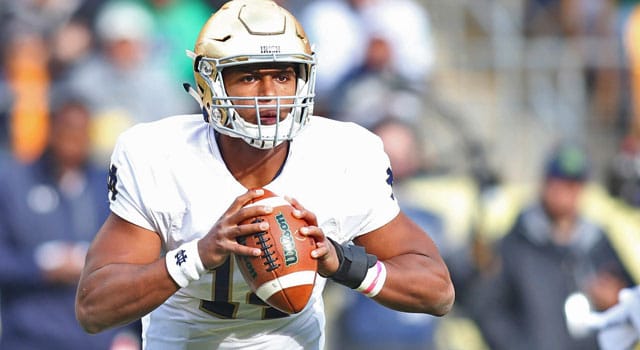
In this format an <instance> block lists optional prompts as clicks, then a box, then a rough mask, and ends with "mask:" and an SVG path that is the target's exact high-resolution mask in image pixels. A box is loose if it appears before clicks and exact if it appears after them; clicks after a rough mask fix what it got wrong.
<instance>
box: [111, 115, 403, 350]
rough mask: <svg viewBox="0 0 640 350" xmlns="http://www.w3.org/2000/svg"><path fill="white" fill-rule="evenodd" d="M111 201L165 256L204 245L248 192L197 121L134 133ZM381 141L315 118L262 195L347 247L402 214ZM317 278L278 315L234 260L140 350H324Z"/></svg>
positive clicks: (148, 327)
mask: <svg viewBox="0 0 640 350" xmlns="http://www.w3.org/2000/svg"><path fill="white" fill-rule="evenodd" d="M110 173H111V175H110V179H109V200H110V201H111V210H112V211H113V213H115V214H116V215H118V216H120V217H121V218H123V219H125V220H127V221H129V222H131V223H134V224H136V225H138V226H141V227H144V228H147V229H149V230H152V231H154V232H156V233H157V234H158V235H159V236H160V238H161V239H162V242H163V244H164V249H165V251H168V250H172V249H175V248H177V247H178V246H180V245H181V244H183V243H185V242H188V241H191V240H194V239H198V238H201V237H203V236H204V235H206V234H207V232H209V229H210V228H211V227H212V226H213V225H214V224H215V222H216V221H217V220H218V218H219V217H220V216H222V214H223V213H224V212H225V211H226V210H227V208H228V207H229V205H230V204H231V202H232V201H233V200H234V199H235V198H236V197H237V196H239V195H240V194H242V193H244V192H246V190H247V189H246V188H245V187H243V186H242V185H241V184H240V183H238V182H237V181H236V179H235V178H234V177H233V176H232V175H231V173H230V172H229V170H228V169H227V168H226V166H225V163H224V161H223V159H222V157H221V155H220V151H219V149H218V146H217V144H216V142H215V138H214V132H213V129H212V128H211V127H210V126H209V125H208V124H206V123H204V122H203V121H202V116H201V115H181V116H174V117H170V118H166V119H163V120H159V121H156V122H152V123H144V124H139V125H136V126H134V127H132V128H131V129H129V130H127V131H126V132H124V133H123V134H122V135H121V136H120V137H119V139H118V142H117V145H116V147H115V150H114V152H113V155H112V157H111V172H110ZM391 183H392V174H391V169H390V165H389V159H388V157H387V155H386V154H385V153H384V151H383V145H382V142H381V140H380V139H379V138H378V137H377V136H375V135H374V134H373V133H371V132H369V131H368V130H366V129H364V128H362V127H360V126H358V125H356V124H353V123H345V122H339V121H334V120H330V119H326V118H322V117H312V118H311V121H310V123H309V125H307V127H306V128H305V129H304V130H303V132H302V133H300V134H299V135H298V136H297V137H296V138H295V139H294V140H293V141H292V142H291V146H290V148H289V155H288V158H287V160H286V163H285V165H284V167H283V168H282V170H281V172H280V173H279V174H278V176H277V177H276V178H275V179H274V180H273V181H272V182H271V183H269V184H268V185H266V186H265V188H267V189H269V190H271V191H272V192H274V193H276V194H279V195H289V196H291V197H294V198H296V199H298V200H299V201H300V203H301V204H302V205H303V206H304V207H305V208H307V209H309V210H311V211H312V212H314V213H315V214H316V216H317V218H318V223H319V225H320V227H321V228H322V229H323V231H324V233H325V234H326V235H327V236H329V237H331V238H333V239H334V240H336V241H337V242H340V243H344V242H348V241H351V240H352V239H353V238H355V237H357V236H359V235H362V234H365V233H368V232H370V231H372V230H374V229H377V228H379V227H381V226H383V225H384V224H386V223H388V222H389V221H391V220H392V219H393V218H394V217H395V216H396V215H397V214H398V212H399V208H398V204H397V202H396V200H395V199H394V197H393V194H392V189H391ZM325 282H326V280H325V279H323V278H321V277H320V276H318V277H317V279H316V286H315V288H314V292H313V295H312V297H311V300H310V302H309V304H308V305H307V307H306V308H305V309H304V310H303V311H301V312H300V313H298V314H295V315H285V314H282V313H280V312H278V311H277V310H275V309H273V308H270V307H267V306H266V305H265V304H264V303H262V302H261V301H260V300H259V299H258V298H257V297H255V295H253V294H252V293H251V291H250V289H249V287H248V285H247V284H246V283H245V282H244V279H243V277H242V274H241V273H240V271H239V270H238V269H236V267H235V259H228V260H227V262H226V263H225V264H224V265H222V266H220V267H218V268H217V269H216V270H215V271H213V272H211V273H208V274H205V275H204V276H202V277H201V278H200V280H198V281H194V282H191V283H190V285H188V286H187V287H184V288H182V289H180V290H179V291H178V292H176V293H175V294H174V295H173V296H172V297H170V298H169V299H168V300H167V301H166V302H165V303H164V304H163V305H162V306H160V307H159V308H157V309H156V310H154V311H153V312H151V313H150V314H148V315H146V316H145V317H144V318H143V320H142V323H143V334H142V336H143V343H144V349H163V350H174V349H263V348H264V349H266V348H269V349H274V348H277V349H298V348H299V349H306V350H308V349H322V348H323V347H324V335H323V333H324V332H323V331H324V328H325V318H324V304H323V301H322V290H323V288H324V285H325Z"/></svg>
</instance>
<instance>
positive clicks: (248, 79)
mask: <svg viewBox="0 0 640 350" xmlns="http://www.w3.org/2000/svg"><path fill="white" fill-rule="evenodd" d="M240 80H241V81H243V82H245V83H253V82H255V81H256V80H258V77H256V76H255V75H254V74H246V75H243V76H242V77H241V78H240Z"/></svg>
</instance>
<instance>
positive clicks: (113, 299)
mask: <svg viewBox="0 0 640 350" xmlns="http://www.w3.org/2000/svg"><path fill="white" fill-rule="evenodd" d="M177 290H178V286H177V285H176V284H175V282H174V281H173V280H172V279H171V277H170V276H169V274H168V272H167V269H166V266H165V263H164V259H160V260H158V261H156V262H154V263H152V264H149V265H131V264H112V265H107V266H104V267H102V268H100V269H97V270H95V271H93V272H91V273H89V274H88V275H87V276H83V277H82V279H81V281H80V284H79V286H78V294H77V299H76V317H77V318H78V321H79V323H80V325H81V326H82V327H83V328H84V329H85V330H86V331H87V332H89V333H98V332H101V331H103V330H106V329H109V328H112V327H115V326H119V325H123V324H127V323H130V322H133V321H135V320H137V319H139V318H140V317H142V316H144V315H146V314H147V313H149V312H151V311H152V310H153V309H155V308H156V307H158V306H159V305H161V304H162V303H163V302H164V301H165V300H167V299H168V298H169V297H170V296H171V295H173V294H174V293H175V292H176V291H177Z"/></svg>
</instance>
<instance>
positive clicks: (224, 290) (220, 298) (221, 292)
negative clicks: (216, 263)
mask: <svg viewBox="0 0 640 350" xmlns="http://www.w3.org/2000/svg"><path fill="white" fill-rule="evenodd" d="M231 277H232V271H231V258H229V259H227V261H225V263H224V264H222V265H221V266H220V267H218V268H217V269H216V272H215V278H214V280H213V300H200V309H202V310H204V311H205V312H208V313H210V314H213V315H214V316H216V317H220V318H226V319H232V318H236V315H237V312H238V307H239V306H240V303H238V302H233V301H229V299H230V297H231V281H232V278H231ZM246 300H247V303H249V304H251V305H257V306H262V307H263V310H262V319H263V320H269V319H274V318H282V317H287V316H289V314H287V313H284V312H282V311H279V310H278V309H275V308H273V307H270V306H269V305H267V304H266V303H265V302H264V301H262V300H261V299H260V298H258V296H257V295H256V294H255V293H247V299H246Z"/></svg>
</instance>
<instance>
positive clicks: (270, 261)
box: [254, 219, 280, 272]
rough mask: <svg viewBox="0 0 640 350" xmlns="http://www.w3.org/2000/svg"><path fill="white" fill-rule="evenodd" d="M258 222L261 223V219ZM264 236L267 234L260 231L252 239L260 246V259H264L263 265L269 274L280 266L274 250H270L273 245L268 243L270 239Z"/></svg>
mask: <svg viewBox="0 0 640 350" xmlns="http://www.w3.org/2000/svg"><path fill="white" fill-rule="evenodd" d="M258 220H259V221H262V220H261V219H258ZM266 235H267V232H265V231H261V232H257V233H256V234H255V235H254V237H255V238H256V239H257V240H258V243H259V244H260V250H262V256H261V258H262V259H264V262H263V264H264V265H265V266H267V271H268V272H271V271H273V270H275V269H277V268H278V267H280V264H278V257H277V256H275V253H276V252H275V250H272V248H273V244H270V243H269V241H271V238H269V237H267V236H266Z"/></svg>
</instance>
